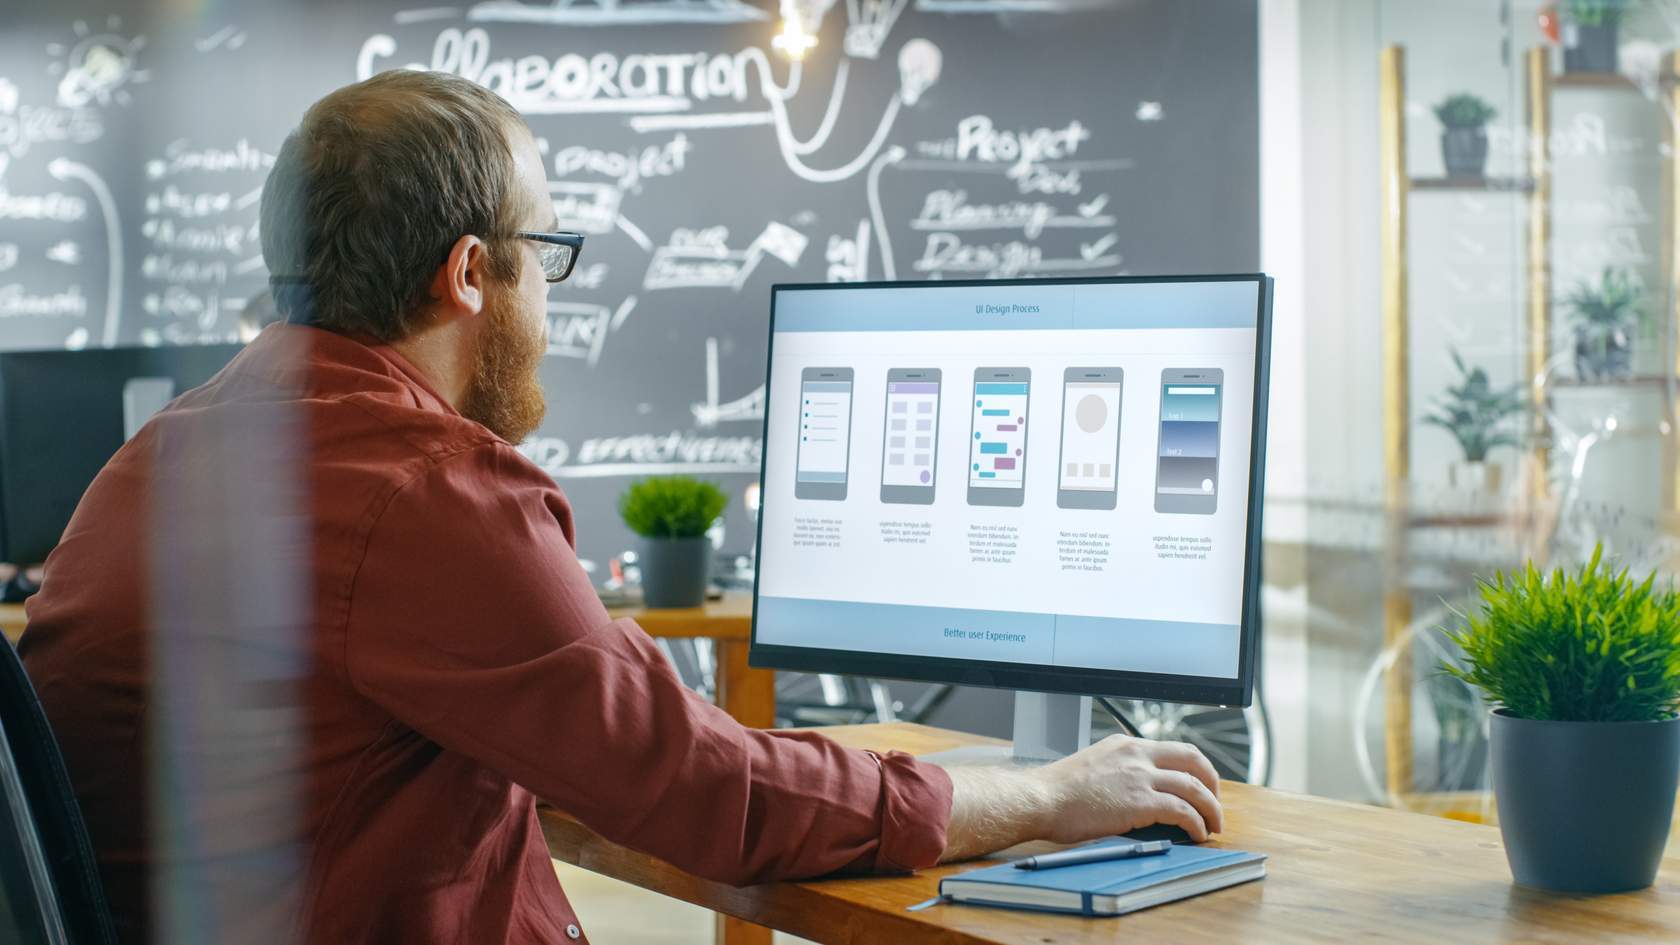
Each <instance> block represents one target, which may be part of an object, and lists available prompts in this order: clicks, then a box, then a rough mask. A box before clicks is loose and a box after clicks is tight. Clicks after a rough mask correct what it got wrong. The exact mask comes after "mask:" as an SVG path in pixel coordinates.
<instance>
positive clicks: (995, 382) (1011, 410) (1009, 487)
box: [968, 367, 1032, 505]
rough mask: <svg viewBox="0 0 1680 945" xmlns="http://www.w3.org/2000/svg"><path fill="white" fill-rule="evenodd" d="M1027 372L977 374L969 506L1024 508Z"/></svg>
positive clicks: (989, 370)
mask: <svg viewBox="0 0 1680 945" xmlns="http://www.w3.org/2000/svg"><path fill="white" fill-rule="evenodd" d="M1031 386H1032V371H1030V370H1029V369H1027V368H1024V367H1022V368H975V370H974V400H973V404H974V422H973V424H972V425H971V426H970V430H971V433H970V436H969V438H968V442H969V447H968V449H969V453H968V504H969V505H1020V504H1021V503H1022V502H1023V501H1025V499H1026V492H1027V489H1026V485H1027V392H1028V391H1029V389H1030V388H1031Z"/></svg>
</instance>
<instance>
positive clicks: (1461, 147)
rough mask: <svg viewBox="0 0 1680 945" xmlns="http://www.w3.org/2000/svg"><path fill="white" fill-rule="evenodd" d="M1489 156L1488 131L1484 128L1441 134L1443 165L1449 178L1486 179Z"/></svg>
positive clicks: (1454, 129) (1457, 129) (1478, 127)
mask: <svg viewBox="0 0 1680 945" xmlns="http://www.w3.org/2000/svg"><path fill="white" fill-rule="evenodd" d="M1487 156H1488V139H1487V129H1486V128H1484V127H1483V126H1481V125H1476V126H1474V127H1470V128H1448V129H1446V130H1445V131H1443V132H1441V163H1443V164H1445V165H1446V167H1447V176H1448V177H1485V176H1486V175H1487Z"/></svg>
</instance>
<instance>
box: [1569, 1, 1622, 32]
mask: <svg viewBox="0 0 1680 945" xmlns="http://www.w3.org/2000/svg"><path fill="white" fill-rule="evenodd" d="M1625 12H1627V0H1569V18H1570V19H1571V20H1574V21H1575V22H1576V23H1577V24H1579V25H1581V26H1614V25H1616V24H1617V23H1620V22H1621V20H1622V14H1623V13H1625Z"/></svg>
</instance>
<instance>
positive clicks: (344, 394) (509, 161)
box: [22, 71, 1221, 945]
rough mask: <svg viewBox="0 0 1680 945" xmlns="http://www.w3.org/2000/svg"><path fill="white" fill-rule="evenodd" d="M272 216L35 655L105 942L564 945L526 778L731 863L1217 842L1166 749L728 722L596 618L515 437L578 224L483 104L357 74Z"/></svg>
mask: <svg viewBox="0 0 1680 945" xmlns="http://www.w3.org/2000/svg"><path fill="white" fill-rule="evenodd" d="M262 200H263V202H262V236H263V252H264V256H265V259H266V262H267V264H268V267H269V271H270V272H271V273H272V277H271V282H272V285H273V288H274V304H275V307H276V309H277V311H278V313H279V314H280V315H281V316H283V317H284V319H285V323H283V324H275V325H271V326H269V327H268V328H266V329H265V330H264V331H263V332H262V333H261V334H260V335H259V336H258V337H257V339H256V340H255V341H253V342H252V343H251V344H250V345H249V346H248V347H247V348H246V349H245V350H244V351H243V352H242V353H241V354H240V355H239V356H238V357H237V358H236V359H235V360H234V361H233V363H232V364H230V365H229V366H228V367H227V368H226V369H225V370H224V371H223V372H222V373H221V374H219V375H218V376H217V377H216V378H215V379H213V380H212V381H211V382H210V383H209V384H207V385H205V386H204V387H202V388H200V389H198V390H195V391H192V392H190V393H188V394H187V395H185V396H183V397H182V398H180V399H179V400H177V401H176V402H175V403H173V404H172V405H170V407H169V408H167V409H166V410H165V411H164V412H162V413H161V414H159V415H158V416H157V417H155V418H153V420H152V421H151V422H150V423H149V424H147V426H146V427H145V428H144V429H143V430H142V431H141V432H140V433H139V434H138V435H137V436H136V437H135V438H134V439H133V440H132V441H130V442H129V443H128V444H126V445H125V446H124V447H123V449H122V450H121V451H120V452H119V453H118V454H117V455H116V456H115V457H114V458H113V459H112V460H111V462H110V463H109V465H108V466H107V467H106V468H105V470H104V471H103V472H101V473H100V475H99V477H98V478H97V480H96V481H95V482H94V484H93V485H92V486H91V487H90V488H89V490H88V492H87V494H86V495H85V496H84V498H83V500H82V502H81V505H80V506H79V507H78V508H77V510H76V513H75V516H74V519H73V520H72V522H71V524H70V526H69V528H68V529H67V530H66V532H65V535H64V539H63V542H62V543H61V544H60V545H59V547H58V549H57V550H56V551H55V552H54V553H53V555H52V557H51V558H50V560H49V561H48V562H47V567H46V576H45V583H44V588H43V590H42V591H41V593H40V595H39V597H38V598H37V599H36V600H35V602H34V605H33V606H32V607H31V609H30V618H31V620H30V627H29V630H28V632H27V633H26V634H25V635H24V638H23V645H22V652H23V655H24V659H25V662H26V665H27V666H28V669H29V671H30V674H31V676H32V678H33V679H34V681H35V683H36V685H37V687H38V689H39V691H40V694H41V698H42V702H43V704H44V705H45V708H46V710H47V714H48V716H49V717H50V718H51V720H52V723H53V725H54V728H55V730H56V732H57V734H58V737H59V739H60V742H61V745H62V747H63V749H64V753H65V756H66V760H67V764H68V767H69V769H70V772H71V776H72V781H73V783H74V786H75V789H76V793H77V795H78V797H79V799H80V802H81V805H82V808H83V811H84V813H85V815H86V818H87V820H88V825H89V833H90V834H91V836H92V840H93V844H94V846H95V848H96V851H97V854H98V857H99V861H100V867H101V873H102V876H103V878H104V882H105V885H106V889H107V890H108V892H109V895H110V898H111V901H112V907H113V912H114V913H115V915H116V918H117V921H118V924H119V928H120V932H121V936H122V939H123V941H125V942H128V943H140V942H148V941H157V942H171V943H173V942H179V941H215V942H238V941H249V942H265V943H266V942H273V941H287V940H290V941H308V942H320V943H334V945H336V943H348V942H357V943H366V942H391V943H403V945H429V943H444V942H451V943H455V942H460V943H473V945H496V943H516V942H517V943H527V942H530V943H535V942H550V943H554V942H567V941H580V940H582V933H581V931H580V929H579V928H578V925H577V920H576V917H575V915H574V913H573V911H572V908H571V906H570V904H569V903H568V902H567V900H566V898H565V896H564V894H563V893H562V892H561V890H560V887H559V884H558V883H557V882H556V880H555V875H554V872H553V869H552V866H551V864H550V861H549V857H548V851H547V847H546V845H545V844H544V841H543V836H542V831H541V829H540V827H539V825H538V821H537V818H536V807H535V800H536V798H539V797H540V798H542V799H544V800H546V801H548V802H549V803H552V804H554V805H555V806H557V807H559V808H560V809H562V810H565V811H567V812H568V813H570V814H571V815H573V816H575V817H577V818H578V819H579V820H581V821H582V822H584V823H585V824H587V825H589V826H590V827H592V828H593V829H594V830H596V831H597V832H599V833H601V834H602V835H604V836H606V837H608V838H610V839H612V840H614V841H617V842H619V843H622V844H625V845H628V846H631V847H634V848H637V849H640V850H644V851H647V852H649V853H651V854H653V855H656V856H658V857H660V858H661V859H664V860H666V861H668V862H670V863H672V864H674V865H676V866H678V867H681V868H682V869H685V870H688V871H690V872H692V873H696V874H698V875H701V876H705V877H709V878H713V879H717V880H722V881H725V882H730V883H752V882H760V881H765V880H772V879H777V878H784V877H802V876H813V875H818V874H823V873H829V872H834V871H838V870H853V871H858V870H863V871H868V870H882V871H903V870H913V869H917V868H920V867H924V866H928V865H931V864H933V863H936V862H938V861H940V860H941V859H955V858H960V857H968V856H974V855H978V854H981V853H985V852H989V851H992V850H996V849H999V848H1002V847H1005V846H1009V845H1012V844H1015V843H1018V842H1021V841H1024V840H1027V839H1032V838H1049V839H1053V840H1060V841H1066V842H1072V841H1077V840H1083V839H1087V838H1090V837H1096V836H1102V835H1107V834H1112V833H1117V832H1123V831H1125V830H1129V829H1132V828H1135V827H1140V826H1144V825H1147V824H1150V823H1155V822H1158V821H1162V822H1170V823H1176V824H1178V825H1180V826H1182V827H1184V828H1185V829H1186V830H1188V831H1189V832H1190V833H1191V835H1192V836H1194V837H1195V838H1196V839H1204V838H1205V837H1206V836H1207V835H1208V833H1209V832H1210V831H1217V830H1218V829H1219V828H1220V826H1221V811H1220V806H1219V801H1218V799H1217V792H1218V777H1217V775H1216V774H1215V773H1214V771H1213V769H1212V767H1211V766H1210V765H1209V764H1208V763H1207V761H1206V759H1204V758H1203V757H1202V756H1201V755H1200V754H1199V753H1198V752H1196V750H1195V749H1193V748H1190V747H1188V746H1182V745H1157V744H1151V743H1146V742H1140V741H1134V740H1130V739H1123V738H1116V739H1109V740H1106V741H1104V742H1102V743H1101V744H1099V745H1096V746H1093V747H1092V748H1091V749H1090V750H1088V751H1085V752H1082V753H1080V754H1078V755H1075V756H1073V757H1071V758H1068V759H1064V760H1063V761H1061V762H1058V763H1056V764H1053V765H1050V766H1048V767H1045V768H1042V769H1038V770H1036V771H1023V770H1004V769H954V770H951V771H949V772H947V771H945V770H943V769H941V768H939V767H936V766H934V765H930V764H926V763H923V762H918V761H916V760H915V759H913V758H911V757H909V756H906V755H902V754H896V753H895V754H891V755H886V756H877V755H874V754H872V753H868V752H862V751H854V750H850V749H845V748H841V747H840V746H838V745H836V744H834V743H833V742H830V741H828V740H827V739H825V738H823V737H821V736H820V735H817V734H812V733H792V732H764V731H754V730H749V729H745V728H743V727H741V726H740V725H739V724H737V723H736V722H735V721H734V720H733V719H731V718H729V717H728V716H727V715H725V714H724V713H722V712H721V711H720V710H718V709H717V708H716V707H714V706H712V705H710V704H708V703H706V702H705V701H704V700H702V699H700V698H699V697H698V696H696V695H695V694H694V693H692V692H691V691H689V690H687V689H685V688H684V687H683V685H682V683H681V681H680V680H679V679H678V678H677V676H676V675H675V674H674V673H673V671H672V670H671V668H670V667H669V665H668V664H667V663H666V661H665V660H664V658H663V656H662V655H661V654H660V652H659V650H658V649H657V648H656V647H655V646H654V644H653V642H652V641H651V640H650V639H649V638H648V637H647V635H646V634H645V633H643V632H642V631H641V630H640V628H638V627H636V626H635V624H634V623H632V622H630V621H625V620H620V621H613V620H610V619H608V616H607V613H606V611H605V610H604V609H603V608H602V606H601V604H600V601H599V600H598V599H597V598H596V596H595V594H594V591H593V589H592V587H591V586H590V583H589V580H588V578H587V577H586V576H585V574H584V572H583V570H582V568H581V567H580V566H579V564H578V561H577V558H576V556H575V554H574V551H573V540H572V516H571V510H570V507H569V506H568V504H567V501H566V498H565V496H564V495H563V494H562V493H561V492H560V490H559V489H558V488H557V487H556V486H555V484H554V482H553V481H552V480H551V479H549V478H548V477H547V476H546V475H544V474H543V473H542V472H541V470H539V469H537V468H536V467H535V466H533V465H532V464H531V463H530V462H528V461H526V460H525V459H524V458H523V457H522V456H521V455H520V454H519V453H518V452H517V451H516V450H515V449H514V446H513V444H515V443H518V442H519V441H520V440H521V439H522V438H523V437H525V436H526V435H527V434H528V433H529V432H530V431H531V430H533V429H534V428H535V427H536V425H537V423H538V422H539V420H540V419H541V417H542V414H543V394H542V390H541V389H540V388H539V386H538V383H537V378H536V368H537V364H538V362H539V360H540V359H541V358H542V355H543V352H544V348H545V334H546V330H545V329H546V325H545V320H544V315H545V304H544V300H545V297H546V294H547V290H548V287H549V284H550V283H553V282H558V281H560V280H561V279H564V278H565V276H566V275H567V274H568V273H569V272H570V269H571V266H572V264H573V263H574V262H575V259H576V255H577V251H578V250H579V249H580V247H581V242H582V240H581V237H578V236H576V235H575V234H562V233H556V232H555V230H556V228H557V220H556V219H555V215H554V210H553V207H552V204H551V203H550V201H549V199H548V190H547V185H546V181H545V179H544V172H543V164H542V159H541V157H540V155H539V153H538V149H537V147H536V144H535V141H534V140H533V138H532V136H531V134H530V131H529V130H528V129H527V128H526V127H525V125H524V123H523V122H522V121H521V120H520V118H519V116H518V115H517V113H515V112H514V111H513V110H512V109H511V108H510V107H509V106H508V105H507V104H506V103H505V102H503V101H502V100H501V99H499V98H497V97H496V96H495V95H493V94H491V93H489V92H486V91H485V90H483V89H481V88H479V87H477V86H475V85H473V84H471V83H468V82H466V81H464V80H461V79H458V78H454V77H450V76H446V75H441V74H431V73H421V72H413V71H395V72H389V73H385V74H383V75H380V76H376V77H374V78H372V79H369V80H367V81H365V82H362V83H360V84H357V85H353V86H349V87H347V88H344V89H340V90H339V91H337V92H334V93H332V94H330V95H328V96H327V97H326V98H324V99H322V100H321V101H320V102H318V103H316V104H315V105H314V106H313V107H312V108H311V109H310V110H309V111H308V113H307V114H306V115H305V116H304V118H303V121H302V122H301V123H300V125H299V127H298V128H297V130H296V131H295V132H294V133H293V134H292V135H291V136H290V137H289V138H288V139H287V140H286V143H285V146H284V147H283V148H282V149H281V151H280V154H279V156H278V159H277V161H276V163H275V166H274V169H273V171H272V173H271V174H270V177H269V180H268V183H267V185H266V189H265V190H264V193H263V198H262ZM568 406H569V407H570V409H583V407H582V405H568Z"/></svg>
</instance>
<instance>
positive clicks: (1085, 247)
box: [1079, 233, 1120, 261]
mask: <svg viewBox="0 0 1680 945" xmlns="http://www.w3.org/2000/svg"><path fill="white" fill-rule="evenodd" d="M1119 239H1120V237H1118V236H1116V235H1114V234H1113V233H1110V234H1108V235H1107V236H1105V237H1103V238H1102V239H1100V240H1097V241H1096V242H1095V243H1081V244H1079V254H1080V255H1081V256H1084V257H1085V259H1086V260H1087V261H1089V260H1092V259H1096V258H1097V257H1098V256H1101V255H1102V254H1103V253H1105V252H1107V251H1108V248H1109V247H1110V246H1113V245H1114V244H1115V243H1116V242H1118V241H1119Z"/></svg>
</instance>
